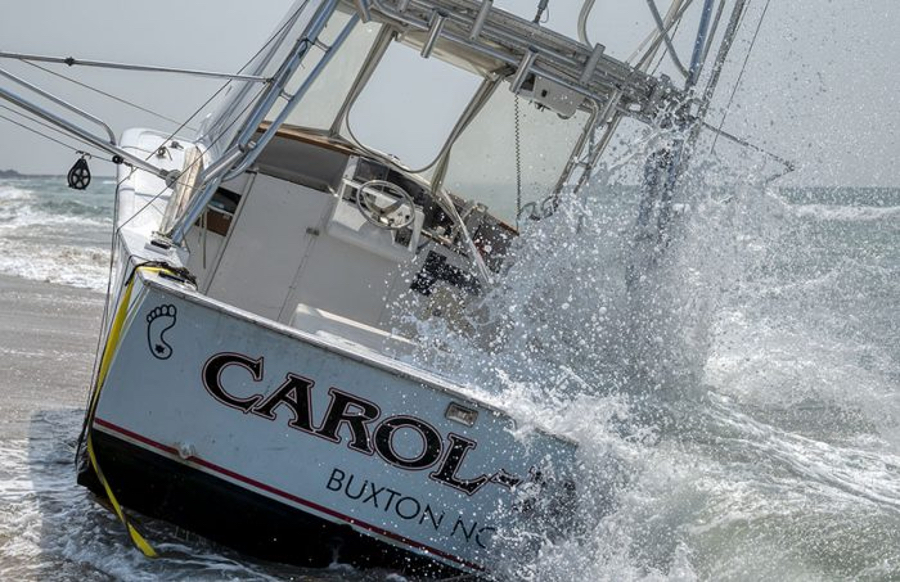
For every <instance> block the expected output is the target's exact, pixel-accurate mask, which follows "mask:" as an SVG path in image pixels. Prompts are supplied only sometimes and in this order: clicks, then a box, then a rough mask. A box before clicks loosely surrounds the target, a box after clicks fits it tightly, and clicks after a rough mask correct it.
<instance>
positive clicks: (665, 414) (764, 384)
mask: <svg viewBox="0 0 900 582" xmlns="http://www.w3.org/2000/svg"><path fill="white" fill-rule="evenodd" d="M605 182H606V177H603V176H601V177H600V178H598V180H597V182H596V184H595V186H593V187H592V188H591V189H590V192H589V196H585V197H583V198H580V199H577V200H570V201H568V202H567V204H565V205H564V206H563V207H562V210H561V211H560V212H558V213H557V214H556V215H555V216H554V217H552V218H550V219H548V220H545V221H541V222H538V223H532V224H529V225H527V226H526V228H525V236H524V237H523V239H522V241H521V242H520V243H519V244H518V245H517V248H516V249H515V258H516V261H515V264H514V265H513V266H512V268H511V269H510V271H509V272H508V273H507V274H506V277H505V278H504V281H503V282H502V284H501V285H499V287H498V288H497V289H496V290H494V291H493V292H492V293H490V294H489V295H488V296H487V297H485V298H484V300H483V301H482V302H481V304H480V305H478V306H476V307H475V308H474V309H473V310H472V312H471V314H470V317H469V321H468V324H469V327H470V329H473V330H475V334H474V336H471V335H466V336H463V335H456V334H455V332H454V331H453V330H452V329H446V328H443V327H441V326H438V325H436V324H433V323H429V322H422V323H421V325H420V328H421V333H422V334H423V337H424V338H426V340H428V339H432V340H433V341H435V342H441V343H442V345H445V346H447V345H449V346H451V347H452V352H453V355H452V356H445V357H447V358H448V359H449V360H450V361H446V362H435V361H429V362H428V363H429V364H431V365H435V364H437V365H443V366H444V367H445V368H446V369H453V370H458V374H459V375H460V376H461V379H462V380H464V381H466V382H468V383H471V384H474V385H479V386H484V387H485V389H488V390H491V391H492V392H494V393H495V394H497V393H499V394H501V395H502V396H503V398H504V400H505V401H506V402H508V403H509V405H510V406H511V407H512V408H513V410H514V412H515V413H516V414H517V415H518V416H519V417H520V418H523V419H525V422H526V424H527V422H528V420H529V419H530V420H533V421H535V422H540V423H542V424H545V425H550V426H551V427H553V428H554V429H556V430H558V431H560V432H562V433H564V434H566V435H568V436H570V437H572V438H574V439H576V440H577V441H578V443H579V445H580V447H579V451H580V452H579V455H580V461H581V465H580V468H579V479H578V490H579V502H578V508H577V516H576V518H577V523H578V527H577V528H576V532H575V533H573V534H572V535H571V536H570V537H569V538H567V539H563V540H558V541H556V542H555V543H552V544H551V543H548V544H546V545H545V547H544V549H543V550H542V551H541V553H540V554H539V555H517V556H508V557H506V560H507V562H505V563H503V564H501V573H502V574H504V575H505V576H506V577H508V578H511V579H527V580H554V581H555V580H559V581H563V580H611V581H612V580H615V581H619V580H898V579H900V317H898V315H897V309H898V306H900V189H853V188H841V189H821V188H818V189H817V188H795V189H779V188H775V187H768V188H767V187H764V186H761V185H754V184H747V185H743V186H739V187H733V186H732V187H727V188H725V187H722V186H721V185H713V184H708V183H705V182H704V181H703V180H702V179H700V178H697V179H695V180H693V181H692V182H691V183H690V184H689V185H688V186H687V187H686V189H685V194H684V196H683V200H681V201H680V202H681V204H682V206H681V208H682V212H681V213H680V215H679V217H678V218H677V220H676V222H675V225H674V227H673V229H672V232H671V239H670V242H669V244H668V245H667V247H666V248H665V250H664V251H663V252H661V253H659V254H658V255H656V254H653V255H651V258H649V259H648V255H647V254H646V253H645V252H643V251H644V250H645V249H644V250H642V249H641V248H640V247H641V245H640V244H638V245H637V248H636V245H635V243H634V242H633V241H634V236H633V229H632V223H633V217H634V216H635V215H636V211H637V202H638V199H637V192H636V191H635V190H633V189H627V188H610V187H607V186H604V185H603V184H604V183H605ZM112 190H113V185H112V184H109V183H107V184H98V185H97V187H96V188H93V189H91V190H89V191H88V192H87V193H74V192H72V191H69V190H65V189H64V188H63V187H62V186H61V180H56V179H46V180H43V179H42V180H22V181H14V182H10V181H8V182H0V272H2V273H6V274H12V275H17V276H20V277H25V278H31V279H37V280H41V281H45V280H46V281H51V282H57V283H63V284H66V285H72V286H78V287H86V288H89V289H97V290H100V289H104V288H105V284H106V282H105V276H106V261H107V255H106V253H107V251H106V250H105V249H106V245H107V243H108V240H109V228H110V219H111V213H112ZM636 257H637V258H636ZM626 273H631V274H632V275H633V276H632V277H631V278H630V280H631V283H632V284H630V285H629V284H626V280H627V279H628V277H626ZM422 357H423V358H429V357H431V356H426V355H425V353H424V352H423V355H422ZM79 423H80V413H78V411H54V412H47V413H40V414H38V415H37V416H36V417H35V418H34V419H33V420H32V424H33V426H34V430H33V431H32V432H31V434H30V436H29V437H28V438H25V439H11V440H9V439H8V440H5V441H3V442H2V443H0V577H3V578H7V579H16V578H26V579H73V578H78V579H87V580H109V579H125V580H150V579H160V578H164V579H180V580H194V579H206V580H218V579H232V580H256V579H266V580H268V579H285V578H289V579H310V580H339V579H354V580H363V579H372V580H382V579H395V580H399V579H401V578H400V577H399V576H397V575H396V574H392V573H389V572H381V571H376V572H361V571H357V570H353V569H350V568H348V567H345V566H340V565H335V566H334V567H333V568H332V569H329V570H324V571H309V570H298V569H293V568H287V567H283V566H278V565H272V564H263V563H258V562H255V561H253V560H249V559H247V558H246V557H244V556H240V555H237V554H235V553H233V552H230V551H228V550H225V549H222V548H218V547H215V546H213V545H211V544H209V543H207V542H204V541H202V540H196V539H191V538H190V536H185V535H183V534H182V533H181V532H177V531H174V530H173V528H171V527H169V526H167V525H165V524H160V523H152V522H151V523H149V524H148V529H149V532H148V533H149V535H150V536H151V538H153V539H154V540H158V541H157V544H158V545H159V546H160V547H161V549H163V550H164V551H166V553H167V555H168V556H169V557H166V558H165V559H162V560H157V561H149V560H146V559H144V558H143V557H141V556H140V554H139V553H137V552H136V551H135V550H133V549H132V548H130V547H129V546H128V544H127V542H126V540H125V539H124V536H122V535H121V531H120V528H119V526H118V524H117V522H116V521H115V519H114V518H113V517H112V516H111V515H110V514H109V513H108V512H107V511H106V510H104V509H103V508H101V507H100V506H99V505H97V504H96V503H95V502H94V501H93V500H92V499H91V498H90V496H89V495H88V494H87V493H86V492H85V491H84V490H82V489H81V488H78V487H77V486H76V485H75V484H74V478H73V467H72V464H71V459H72V452H73V447H74V439H75V436H76V434H77V430H78V428H79Z"/></svg>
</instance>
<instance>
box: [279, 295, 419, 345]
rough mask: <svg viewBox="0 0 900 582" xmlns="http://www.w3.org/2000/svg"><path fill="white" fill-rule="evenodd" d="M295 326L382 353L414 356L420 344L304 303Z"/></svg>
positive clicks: (298, 307) (294, 317) (314, 333)
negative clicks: (417, 345)
mask: <svg viewBox="0 0 900 582" xmlns="http://www.w3.org/2000/svg"><path fill="white" fill-rule="evenodd" d="M291 327H293V328H296V329H299V330H302V331H305V332H306V333H309V334H312V335H315V336H318V337H320V338H322V339H325V340H329V341H332V342H336V343H340V344H344V345H345V346H349V347H351V348H355V347H358V346H362V347H365V348H368V349H369V350H372V351H375V352H378V353H380V354H389V355H394V356H396V355H410V354H412V353H413V351H414V350H415V348H416V344H415V343H414V342H412V341H411V340H409V339H407V338H405V337H402V336H399V335H396V334H392V333H389V332H386V331H384V330H382V329H378V328H377V327H372V326H370V325H366V324H364V323H360V322H358V321H355V320H353V319H348V318H346V317H341V316H340V315H337V314H335V313H331V312H330V311H325V310H324V309H319V308H317V307H313V306H311V305H306V304H304V303H300V304H299V305H297V309H296V310H295V311H294V316H293V317H292V318H291Z"/></svg>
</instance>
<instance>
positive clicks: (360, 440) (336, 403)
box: [202, 352, 522, 495]
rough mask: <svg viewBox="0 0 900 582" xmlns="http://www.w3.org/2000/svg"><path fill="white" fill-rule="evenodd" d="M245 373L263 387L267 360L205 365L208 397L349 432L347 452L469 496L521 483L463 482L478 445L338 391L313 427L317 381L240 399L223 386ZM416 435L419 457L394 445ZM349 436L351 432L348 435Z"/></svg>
mask: <svg viewBox="0 0 900 582" xmlns="http://www.w3.org/2000/svg"><path fill="white" fill-rule="evenodd" d="M232 366H234V367H238V368H243V369H244V370H246V371H247V373H248V374H249V376H250V378H251V379H252V380H253V382H262V381H263V377H264V374H265V366H264V358H263V357H262V356H260V357H259V358H251V357H250V356H246V355H244V354H238V353H234V352H221V353H218V354H215V355H214V356H212V357H211V358H209V359H208V360H207V361H206V364H205V365H204V366H203V372H202V379H203V385H204V386H205V387H206V390H207V392H209V394H210V395H211V396H212V397H213V398H215V399H216V400H217V401H219V402H221V403H222V404H224V405H226V406H228V407H231V408H234V409H237V410H240V411H241V412H243V413H244V414H252V415H254V416H258V417H261V418H265V419H267V420H272V421H274V420H276V418H277V413H278V412H280V411H285V412H287V413H289V414H290V415H291V418H290V420H288V422H287V425H288V426H289V427H291V428H293V429H296V430H298V431H300V432H303V433H306V434H309V435H313V436H315V437H318V438H321V439H324V440H327V441H330V442H332V443H335V444H340V443H342V442H343V440H344V438H343V436H344V435H342V433H341V429H343V428H346V429H347V430H349V432H350V435H351V438H350V440H349V442H348V443H347V447H348V448H349V449H350V450H352V451H355V452H357V453H361V454H364V455H369V456H372V455H376V454H377V455H378V456H379V457H380V458H381V459H382V460H384V462H386V463H388V464H389V465H392V466H394V467H397V468H398V469H403V470H405V471H422V470H425V469H429V468H432V467H435V468H434V470H432V471H431V472H430V473H429V474H428V477H429V478H430V479H432V480H434V481H437V482H439V483H441V484H443V485H446V486H448V487H452V488H454V489H456V490H458V491H461V492H463V493H465V494H466V495H474V494H475V493H477V492H478V491H479V490H480V489H481V488H482V487H484V486H485V485H487V484H488V483H495V484H497V485H500V486H502V487H505V488H507V489H512V488H513V487H515V486H516V485H518V484H519V483H521V481H522V479H521V478H519V477H517V476H515V475H511V474H509V473H507V472H506V471H505V470H503V469H501V470H500V471H498V472H497V473H495V474H493V475H487V474H482V475H478V476H476V477H471V478H463V477H460V474H461V473H464V471H461V469H460V468H461V467H462V465H463V463H464V462H465V459H466V455H467V454H468V453H469V451H471V450H473V449H475V448H476V447H477V446H478V443H477V442H476V441H474V440H471V439H468V438H466V437H464V436H462V435H458V434H455V433H449V434H448V435H447V436H446V438H445V437H444V436H443V435H442V434H441V433H440V432H439V431H438V429H436V428H435V427H434V426H432V425H431V424H429V423H428V422H426V421H425V420H423V419H421V418H417V417H415V416H408V415H395V416H389V417H387V418H382V411H381V408H379V406H378V405H377V404H376V403H374V402H371V401H369V400H366V399H364V398H361V397H359V396H356V395H354V394H350V393H348V392H344V391H343V390H339V389H338V388H333V387H332V388H329V390H328V395H329V397H330V400H329V403H328V408H327V410H326V411H325V414H324V415H323V416H322V419H321V422H320V423H319V424H318V425H316V424H315V423H314V422H313V409H312V391H313V389H314V388H315V381H314V380H311V379H310V378H306V377H304V376H300V375H298V374H294V373H288V374H287V375H286V376H285V379H284V381H283V382H282V383H281V385H279V386H278V387H277V388H276V389H275V390H274V391H273V392H272V393H271V394H268V395H265V394H262V393H255V394H251V395H242V396H237V395H235V394H233V393H231V392H229V391H228V390H226V388H225V386H224V385H223V382H222V374H223V372H224V371H225V369H226V368H229V367H232ZM401 433H406V434H407V435H408V436H409V435H411V434H415V435H417V436H418V438H419V440H420V442H421V449H420V450H419V451H418V453H417V454H415V455H409V454H406V455H404V454H402V453H401V452H399V451H397V449H396V448H395V446H394V443H395V439H396V438H397V435H399V434H401ZM345 434H346V431H345Z"/></svg>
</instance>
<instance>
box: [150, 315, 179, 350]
mask: <svg viewBox="0 0 900 582" xmlns="http://www.w3.org/2000/svg"><path fill="white" fill-rule="evenodd" d="M177 313H178V310H177V309H175V306H174V305H160V306H159V307H156V308H154V309H153V311H151V312H150V313H148V314H147V344H148V345H149V346H150V353H151V354H153V357H155V358H157V359H159V360H168V359H169V358H170V357H171V356H172V346H170V345H169V343H168V342H167V341H166V338H165V335H166V332H167V331H169V330H170V329H172V328H173V327H174V326H175V321H176V315H177Z"/></svg>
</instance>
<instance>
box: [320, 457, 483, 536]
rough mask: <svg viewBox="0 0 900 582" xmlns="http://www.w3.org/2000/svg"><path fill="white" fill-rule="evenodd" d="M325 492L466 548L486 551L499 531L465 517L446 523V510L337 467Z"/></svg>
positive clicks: (457, 517)
mask: <svg viewBox="0 0 900 582" xmlns="http://www.w3.org/2000/svg"><path fill="white" fill-rule="evenodd" d="M325 488H326V489H328V490H329V491H333V492H335V493H340V494H343V495H344V496H346V497H347V498H348V499H352V500H354V501H357V502H359V503H360V504H362V505H371V506H373V507H375V508H377V509H380V510H382V511H384V512H385V513H389V514H394V515H396V516H397V517H399V518H400V519H403V520H406V521H413V522H415V523H417V524H419V525H420V526H423V527H425V528H427V529H428V530H429V532H431V531H432V530H433V531H435V532H439V533H443V534H445V535H446V536H447V537H450V538H457V539H461V540H462V541H464V542H465V543H467V544H471V543H475V544H476V545H478V547H480V548H485V549H486V548H487V546H486V545H485V544H486V543H487V542H488V541H489V538H490V536H491V534H492V533H493V532H494V531H496V528H494V527H493V526H489V525H481V524H479V523H478V522H477V521H472V522H467V520H466V519H465V517H464V516H462V515H457V516H456V519H446V517H447V512H446V511H445V510H444V509H440V508H435V507H433V506H432V505H431V504H429V503H425V502H422V501H420V500H418V499H416V498H415V497H412V496H411V495H405V494H403V493H401V492H399V491H395V490H394V489H391V488H390V487H384V486H379V485H377V484H375V483H374V482H373V481H369V480H368V479H359V477H357V476H356V475H354V474H353V473H349V472H347V471H344V470H343V469H338V468H336V467H335V468H334V469H332V471H331V475H330V476H329V477H328V481H327V483H325Z"/></svg>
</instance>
